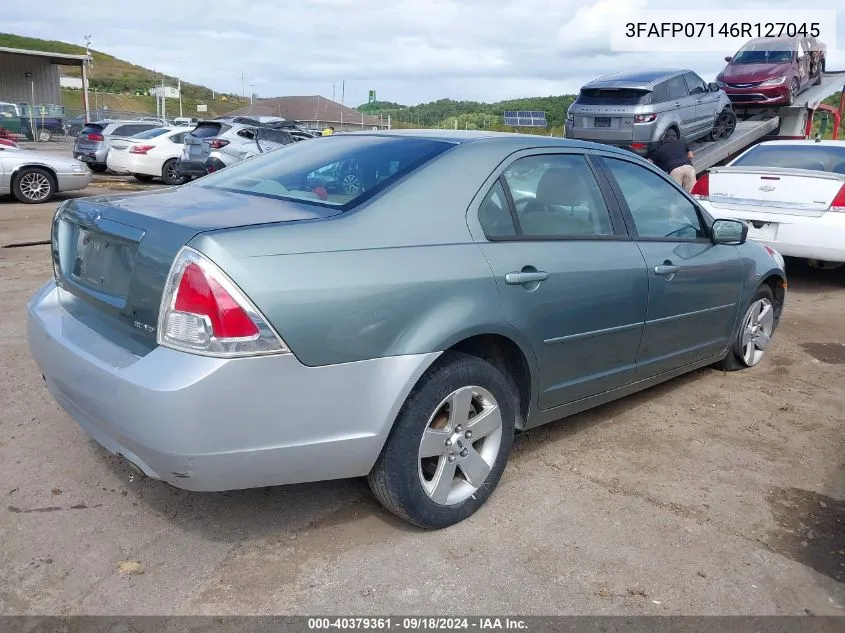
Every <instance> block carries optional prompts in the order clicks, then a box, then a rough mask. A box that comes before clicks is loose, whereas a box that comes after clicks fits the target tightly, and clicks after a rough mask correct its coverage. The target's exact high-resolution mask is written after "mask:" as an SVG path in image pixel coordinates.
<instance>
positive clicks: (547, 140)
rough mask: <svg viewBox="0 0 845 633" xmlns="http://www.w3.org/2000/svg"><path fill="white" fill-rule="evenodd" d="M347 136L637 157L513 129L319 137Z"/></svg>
mask: <svg viewBox="0 0 845 633" xmlns="http://www.w3.org/2000/svg"><path fill="white" fill-rule="evenodd" d="M349 136H392V137H399V138H403V137H404V138H422V139H426V140H430V141H444V142H447V143H454V144H456V145H463V144H467V143H493V142H504V143H509V144H511V145H514V146H522V147H525V148H529V147H560V148H571V149H601V150H603V151H607V152H610V153H614V154H621V155H623V156H629V157H636V156H637V155H636V154H634V153H632V152H630V151H628V150H625V149H621V148H618V147H614V146H612V145H605V144H601V143H593V142H591V141H577V140H574V139H567V138H561V137H560V136H541V135H539V134H514V133H513V132H488V131H484V130H430V129H410V130H364V131H360V132H345V133H343V134H332V135H330V136H326V137H321V138H325V139H331V138H335V137H340V138H343V137H349Z"/></svg>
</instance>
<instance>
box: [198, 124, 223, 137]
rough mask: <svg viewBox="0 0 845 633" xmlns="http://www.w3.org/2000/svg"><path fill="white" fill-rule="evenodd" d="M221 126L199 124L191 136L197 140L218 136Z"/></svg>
mask: <svg viewBox="0 0 845 633" xmlns="http://www.w3.org/2000/svg"><path fill="white" fill-rule="evenodd" d="M222 127H223V126H222V125H221V124H220V123H200V124H199V125H198V126H197V128H196V129H195V130H194V131H193V132H191V136H195V137H197V138H211V137H212V136H217V135H219V134H220V129H221V128H222Z"/></svg>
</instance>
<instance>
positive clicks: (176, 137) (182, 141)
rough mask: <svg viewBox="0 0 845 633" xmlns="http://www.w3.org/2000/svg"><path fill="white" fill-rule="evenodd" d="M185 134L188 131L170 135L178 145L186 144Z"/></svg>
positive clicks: (171, 140)
mask: <svg viewBox="0 0 845 633" xmlns="http://www.w3.org/2000/svg"><path fill="white" fill-rule="evenodd" d="M185 134H186V132H182V133H180V134H174V135H173V136H171V137H170V139H169V140H170V142H171V143H176V144H177V145H184V144H185Z"/></svg>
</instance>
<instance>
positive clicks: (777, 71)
mask: <svg viewBox="0 0 845 633" xmlns="http://www.w3.org/2000/svg"><path fill="white" fill-rule="evenodd" d="M825 50H826V47H825V45H824V44H822V43H821V42H820V41H818V40H817V39H816V38H814V37H784V38H772V37H760V38H757V39H753V40H751V41H750V42H748V43H747V44H746V45H745V46H743V47H742V48H741V49H739V51H738V52H737V54H736V55H734V56H733V57H725V61H726V62H728V65H727V66H725V69H724V70H723V71H722V72H720V73H719V74H718V75H717V76H716V83H717V84H719V87H720V88H721V89H722V90H724V91H725V93H726V94H727V95H728V98H729V99H730V100H731V102H732V103H733V104H734V105H743V106H761V107H767V106H776V105H792V104H793V103H795V99H796V97H797V96H798V95H799V94H800V93H801V91H802V90H805V89H806V88H808V87H809V86H811V85H817V84H820V83H821V80H822V73H823V72H824V65H825Z"/></svg>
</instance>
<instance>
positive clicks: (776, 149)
mask: <svg viewBox="0 0 845 633" xmlns="http://www.w3.org/2000/svg"><path fill="white" fill-rule="evenodd" d="M691 193H692V194H693V196H695V197H696V198H698V199H699V201H700V202H701V205H702V206H703V207H704V208H705V209H707V211H708V212H709V213H710V214H711V215H713V216H714V217H718V218H735V219H737V220H744V221H745V222H747V223H748V227H749V228H748V237H749V239H753V240H758V241H760V242H763V243H764V244H767V245H769V246H770V247H771V248H774V249H775V250H777V251H778V252H779V253H781V254H782V255H786V256H788V257H798V258H802V259H806V260H808V261H809V263H810V265H812V266H816V267H820V268H837V267H839V266H842V265H843V264H845V141H812V140H807V141H804V140H793V141H769V142H765V143H760V144H758V145H755V146H753V147H751V148H750V149H748V150H746V151H745V152H743V153H742V154H740V155H739V156H737V157H736V158H735V159H734V160H733V161H731V162H730V163H728V164H727V165H726V166H724V167H715V168H713V169H711V170H710V171H709V172H708V173H705V174H704V175H702V176H701V178H699V179H698V182H696V184H695V186H694V187H693V190H692V192H691Z"/></svg>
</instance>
